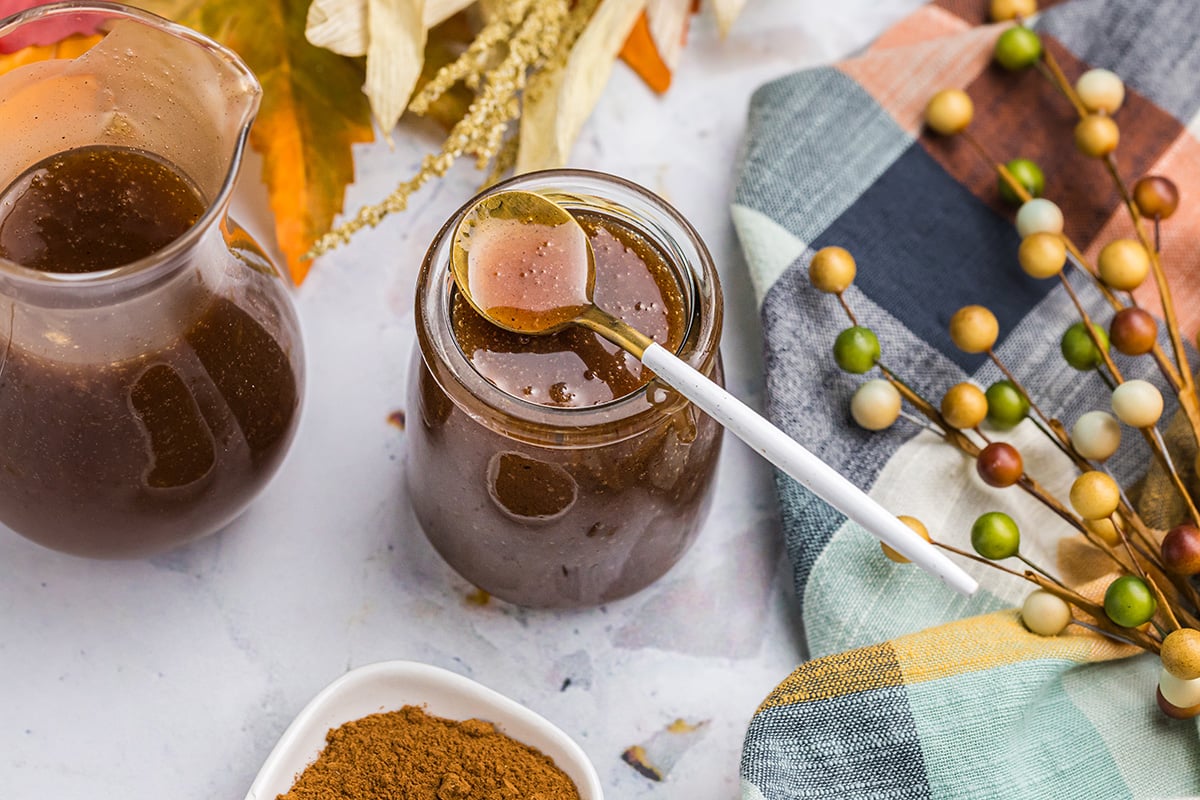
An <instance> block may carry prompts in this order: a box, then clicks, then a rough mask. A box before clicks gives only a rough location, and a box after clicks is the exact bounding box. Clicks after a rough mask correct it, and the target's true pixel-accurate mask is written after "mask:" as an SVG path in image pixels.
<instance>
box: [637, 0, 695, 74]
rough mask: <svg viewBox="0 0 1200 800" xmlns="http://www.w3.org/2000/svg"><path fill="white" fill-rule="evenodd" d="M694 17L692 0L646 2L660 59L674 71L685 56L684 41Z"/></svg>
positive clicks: (651, 34) (649, 0) (651, 29)
mask: <svg viewBox="0 0 1200 800" xmlns="http://www.w3.org/2000/svg"><path fill="white" fill-rule="evenodd" d="M691 15H692V0H646V17H647V18H648V19H649V21H650V36H651V38H653V39H654V46H655V48H656V49H657V50H658V57H659V58H661V59H662V62H663V63H664V64H666V65H667V67H668V68H669V69H670V70H672V71H674V70H675V68H676V67H677V66H679V57H680V56H681V55H682V54H683V40H684V36H685V34H686V31H687V27H688V20H689V18H690V17H691Z"/></svg>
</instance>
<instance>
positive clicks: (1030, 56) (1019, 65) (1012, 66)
mask: <svg viewBox="0 0 1200 800" xmlns="http://www.w3.org/2000/svg"><path fill="white" fill-rule="evenodd" d="M992 55H993V57H994V58H995V59H996V63H997V64H999V65H1000V66H1002V67H1004V68H1005V69H1007V70H1012V71H1014V72H1015V71H1017V70H1021V69H1025V68H1027V67H1032V66H1033V65H1034V64H1036V63H1037V60H1038V59H1039V58H1041V57H1042V40H1041V39H1039V38H1038V35H1037V34H1036V33H1034V32H1033V31H1031V30H1029V28H1026V27H1025V26H1024V25H1014V26H1012V27H1011V28H1009V29H1008V30H1006V31H1005V32H1004V33H1002V34H1000V38H999V39H997V40H996V50H995V52H994V53H993V54H992Z"/></svg>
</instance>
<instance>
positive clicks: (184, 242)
mask: <svg viewBox="0 0 1200 800" xmlns="http://www.w3.org/2000/svg"><path fill="white" fill-rule="evenodd" d="M80 14H95V15H96V16H98V17H103V18H104V19H127V20H131V21H133V22H137V23H139V24H142V25H146V26H148V27H151V28H155V29H158V30H160V31H163V32H164V33H168V34H171V35H173V36H176V37H178V38H180V39H183V40H185V41H187V42H190V43H191V44H193V45H195V46H197V47H199V48H201V49H202V50H205V51H208V52H209V53H211V54H212V55H213V57H214V58H216V59H218V60H220V61H222V62H224V63H225V64H226V65H228V66H229V68H230V69H231V70H232V71H233V72H234V73H236V74H237V75H238V76H239V77H240V78H241V79H243V80H244V81H246V85H247V87H248V89H249V91H250V96H249V98H248V102H247V105H246V108H245V111H244V113H243V117H242V121H241V124H240V126H239V131H238V135H237V137H236V138H235V139H234V141H233V152H232V153H231V154H230V157H229V160H228V166H227V169H226V171H225V176H224V178H223V180H222V181H221V184H220V186H219V187H218V189H217V192H216V194H215V195H214V196H213V197H212V198H211V199H207V200H206V201H205V202H206V207H205V209H204V213H203V214H201V215H200V217H199V218H198V219H197V220H196V221H195V222H194V223H193V224H192V226H191V227H190V228H188V229H187V230H186V231H184V233H183V234H181V235H180V236H179V237H178V238H177V239H175V240H174V241H172V242H171V243H170V244H168V245H167V246H166V247H163V248H162V249H160V250H158V251H156V252H154V253H152V254H151V255H148V256H146V257H144V258H140V259H138V260H136V261H131V262H129V263H128V264H121V265H119V266H116V267H112V268H110V269H105V270H96V271H94V272H81V273H66V272H44V271H42V270H37V269H32V268H30V267H26V266H23V265H21V264H18V263H16V262H14V261H10V260H8V259H6V258H3V257H0V282H7V283H10V284H12V285H13V286H14V287H16V288H20V289H27V290H32V291H36V292H39V293H41V292H52V293H53V292H59V291H62V292H73V293H74V292H80V291H86V290H88V289H93V288H94V289H108V288H111V287H113V286H114V285H115V284H121V285H123V286H127V287H129V288H133V286H131V284H137V285H140V284H142V283H150V282H153V281H154V280H155V279H156V278H158V277H160V276H161V275H162V274H163V273H164V272H170V271H171V270H170V269H169V265H177V264H181V263H182V262H183V261H184V259H182V256H183V255H184V254H185V253H187V252H188V251H190V250H192V249H193V248H194V247H195V246H196V243H197V242H198V241H199V240H200V239H201V238H202V237H203V236H204V234H205V232H206V231H207V230H209V229H210V228H211V227H213V226H214V225H215V224H217V222H218V221H219V220H220V219H221V218H222V216H223V215H224V213H225V208H226V206H228V204H229V200H230V198H231V196H232V194H233V187H234V185H235V183H236V182H237V176H238V171H239V169H240V167H241V163H242V155H243V153H244V152H245V148H246V144H247V142H248V140H249V136H250V128H251V125H252V124H253V122H254V118H255V116H256V114H257V112H258V106H259V102H260V99H261V97H262V87H261V85H260V84H259V82H258V78H257V77H256V76H255V74H254V72H253V71H252V70H251V69H250V67H249V66H247V65H246V63H245V62H244V61H243V60H242V58H241V57H240V56H239V55H238V54H237V53H235V52H234V51H233V50H230V49H229V48H228V47H226V46H224V45H222V44H221V43H219V42H217V41H216V40H214V39H212V38H210V37H208V36H205V35H204V34H202V33H200V32H198V31H195V30H193V29H191V28H188V27H187V26H184V25H180V24H178V23H176V22H172V21H171V20H169V19H166V18H165V17H161V16H159V15H157V14H153V13H151V12H149V11H144V10H142V9H140V8H134V7H132V6H127V5H123V4H121V3H110V2H80V1H79V0H66V1H65V2H57V3H47V4H45V5H39V6H33V7H32V8H28V9H26V10H24V11H19V12H17V13H16V14H13V15H11V16H9V17H3V18H0V39H3V38H4V37H5V36H6V35H8V34H11V33H13V32H14V31H16V30H17V29H18V28H21V27H23V26H25V25H29V24H33V23H36V22H40V21H43V20H46V19H52V18H54V17H60V16H62V17H65V16H78V15H80ZM0 188H3V187H0Z"/></svg>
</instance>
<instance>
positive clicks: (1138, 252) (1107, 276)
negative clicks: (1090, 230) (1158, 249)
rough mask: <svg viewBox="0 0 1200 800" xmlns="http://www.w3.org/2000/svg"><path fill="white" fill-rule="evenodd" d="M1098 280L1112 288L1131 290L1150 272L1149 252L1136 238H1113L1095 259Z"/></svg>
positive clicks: (1140, 283) (1139, 284)
mask: <svg viewBox="0 0 1200 800" xmlns="http://www.w3.org/2000/svg"><path fill="white" fill-rule="evenodd" d="M1096 267H1097V268H1098V269H1099V272H1100V280H1102V281H1104V282H1105V283H1106V284H1108V285H1109V286H1111V287H1112V288H1114V289H1119V290H1120V291H1123V292H1132V291H1133V290H1134V289H1136V288H1137V287H1139V286H1141V285H1142V281H1144V280H1146V276H1147V275H1149V274H1150V254H1149V253H1147V252H1146V248H1144V247H1142V243H1141V242H1139V241H1137V240H1136V239H1114V240H1113V241H1111V242H1109V243H1108V244H1106V245H1104V247H1103V249H1101V250H1100V257H1099V258H1097V259H1096Z"/></svg>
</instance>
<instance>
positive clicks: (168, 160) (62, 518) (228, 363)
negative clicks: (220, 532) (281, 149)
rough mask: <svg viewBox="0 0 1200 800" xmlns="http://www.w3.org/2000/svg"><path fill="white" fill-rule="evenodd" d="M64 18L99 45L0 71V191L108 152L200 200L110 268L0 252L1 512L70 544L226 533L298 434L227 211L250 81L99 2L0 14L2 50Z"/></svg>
mask: <svg viewBox="0 0 1200 800" xmlns="http://www.w3.org/2000/svg"><path fill="white" fill-rule="evenodd" d="M64 25H67V26H70V27H71V29H73V30H77V31H81V32H86V33H88V34H91V33H95V34H98V35H99V37H100V38H99V40H98V41H97V42H96V43H95V44H92V45H91V46H90V48H88V49H86V50H85V51H84V52H81V53H80V54H79V55H77V56H76V57H74V58H52V59H48V60H45V61H38V62H33V63H30V64H27V65H23V66H21V67H18V68H16V69H14V70H12V71H10V72H8V73H5V74H3V75H0V138H2V139H3V140H4V141H5V142H6V146H5V147H4V148H3V152H0V190H3V189H5V187H10V186H13V185H14V182H15V181H17V179H18V178H20V177H21V176H22V175H24V174H26V173H27V171H28V170H30V169H31V168H37V165H39V164H41V163H43V162H45V161H46V159H48V158H51V157H54V156H57V155H58V154H62V153H67V152H71V151H76V150H84V149H88V148H100V149H111V150H120V151H123V152H124V151H128V152H135V153H141V154H146V155H147V156H150V157H153V158H154V159H156V160H159V161H161V162H162V163H164V164H166V165H167V166H169V167H171V168H172V169H173V170H174V171H175V172H176V173H177V174H178V175H179V176H180V177H182V178H183V179H184V180H185V181H186V183H188V184H190V185H191V188H192V189H194V190H195V192H196V194H197V195H198V196H199V199H200V201H201V202H202V203H203V211H202V213H200V214H199V217H198V218H197V219H196V221H195V222H194V223H193V224H192V225H191V227H189V228H188V229H187V230H186V231H185V232H183V233H182V234H181V235H179V236H178V237H177V238H175V239H174V240H173V241H171V242H170V243H169V244H167V245H166V246H164V247H162V248H161V249H158V250H157V251H155V252H153V253H152V254H150V255H148V256H146V257H143V258H138V259H137V260H133V261H130V262H128V263H121V264H118V265H116V266H113V267H111V268H106V269H99V270H94V271H83V272H76V273H69V272H49V271H42V270H38V269H32V268H29V267H26V266H22V265H21V264H17V263H14V262H13V261H9V260H5V259H4V258H0V439H3V440H4V441H5V447H4V448H3V450H2V451H0V523H3V524H4V525H7V526H9V527H11V528H12V529H13V530H15V531H16V532H18V533H21V534H22V535H25V536H26V537H28V538H30V539H33V540H34V541H37V542H39V543H41V544H44V545H47V546H49V547H53V548H55V549H59V550H63V551H66V552H71V553H75V554H79V555H87V556H96V557H138V556H145V555H149V554H153V553H155V552H160V551H162V550H165V549H169V548H171V547H174V546H177V545H179V544H182V543H184V542H186V541H189V540H191V539H194V538H196V537H198V536H202V535H204V534H207V533H211V532H213V531H214V530H217V529H219V528H221V527H223V526H224V525H225V524H227V523H228V522H229V521H230V520H231V519H232V518H233V517H234V516H236V515H237V514H238V513H240V512H241V511H242V510H243V509H244V508H245V506H246V505H247V504H248V503H249V502H250V501H251V500H252V499H253V497H254V496H256V495H257V494H258V492H259V491H261V489H262V488H263V487H264V486H265V484H266V482H267V481H268V480H269V479H270V477H271V476H272V475H273V474H274V472H275V471H276V469H277V468H278V466H279V464H280V463H281V461H282V459H283V456H284V454H285V453H286V451H287V449H288V446H289V445H290V442H291V439H292V436H293V434H294V431H295V427H296V422H297V417H298V414H299V409H300V404H301V396H302V392H303V378H304V364H303V349H302V344H301V339H300V333H299V324H298V320H297V319H296V315H295V311H294V309H293V307H292V305H291V300H290V297H289V292H288V289H287V286H286V283H285V281H284V279H283V278H282V276H281V275H280V273H279V272H278V270H277V269H276V268H275V267H274V265H273V264H272V263H271V261H270V260H269V259H268V257H267V256H266V255H265V254H264V253H263V251H262V249H261V248H260V247H259V246H258V245H257V244H256V243H255V242H254V240H253V239H252V238H251V237H250V236H249V235H248V234H247V233H246V232H245V231H244V230H242V229H241V228H240V227H239V226H238V225H237V224H236V223H235V222H233V221H232V220H230V219H229V218H228V217H227V211H228V206H229V201H230V195H231V192H232V188H233V185H234V182H235V179H236V176H237V172H238V167H239V164H240V162H241V156H242V152H243V150H244V148H245V145H246V142H247V137H248V134H249V130H250V126H251V124H252V122H253V120H254V116H255V113H256V112H257V109H258V105H259V100H260V97H261V89H260V87H259V85H258V82H257V80H256V79H255V77H254V75H253V74H252V73H251V71H250V70H249V69H248V68H247V67H246V65H245V64H244V63H242V61H241V60H240V59H239V58H238V57H237V56H236V55H235V54H234V53H232V52H231V51H229V50H227V49H226V48H224V47H222V46H221V45H219V44H217V43H216V42H213V41H212V40H210V39H208V38H206V37H204V36H202V35H200V34H198V33H195V32H194V31H191V30H189V29H187V28H184V27H182V26H179V25H176V24H174V23H171V22H168V21H167V20H163V19H161V18H159V17H156V16H153V15H151V14H147V13H145V12H142V11H139V10H137V9H132V8H128V7H124V6H119V5H115V4H108V3H57V4H52V5H46V6H38V7H35V8H33V9H30V10H29V11H26V12H22V13H20V14H17V15H15V16H13V17H10V18H8V19H6V20H0V49H6V50H9V49H17V48H19V47H21V46H24V45H26V44H29V43H39V44H40V43H47V42H48V41H53V40H55V39H56V38H57V36H56V31H59V30H60V29H61V28H62V26H64ZM6 44H7V45H9V46H7V47H6V46H5V45H6ZM0 219H4V211H3V209H0Z"/></svg>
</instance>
